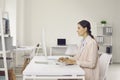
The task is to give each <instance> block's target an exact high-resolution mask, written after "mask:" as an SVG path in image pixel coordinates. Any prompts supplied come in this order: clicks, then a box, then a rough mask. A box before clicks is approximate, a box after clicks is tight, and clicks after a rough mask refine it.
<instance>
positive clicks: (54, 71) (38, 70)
mask: <svg viewBox="0 0 120 80" xmlns="http://www.w3.org/2000/svg"><path fill="white" fill-rule="evenodd" d="M58 58H59V57H58V56H48V57H43V56H34V57H33V59H32V60H31V62H30V63H29V64H28V66H27V67H26V68H25V70H24V71H23V80H26V79H82V80H85V72H84V70H83V69H82V68H80V67H79V66H78V65H68V66H65V65H56V62H57V59H58ZM41 62H44V64H43V63H41ZM45 62H46V63H45Z"/></svg>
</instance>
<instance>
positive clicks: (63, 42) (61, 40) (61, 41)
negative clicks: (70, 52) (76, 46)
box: [57, 38, 66, 46]
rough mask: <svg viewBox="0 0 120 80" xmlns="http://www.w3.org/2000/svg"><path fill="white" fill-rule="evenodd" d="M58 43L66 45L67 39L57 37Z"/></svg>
mask: <svg viewBox="0 0 120 80" xmlns="http://www.w3.org/2000/svg"><path fill="white" fill-rule="evenodd" d="M57 45H61V46H64V45H66V39H60V38H59V39H57Z"/></svg>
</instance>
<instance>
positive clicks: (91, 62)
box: [76, 42, 98, 68]
mask: <svg viewBox="0 0 120 80" xmlns="http://www.w3.org/2000/svg"><path fill="white" fill-rule="evenodd" d="M87 49H88V51H87V52H88V53H87V56H86V60H85V61H81V60H77V61H76V62H77V64H79V65H80V66H81V67H86V68H95V66H96V63H97V60H98V48H97V43H96V42H91V43H89V44H88V45H87ZM83 54H84V53H83Z"/></svg>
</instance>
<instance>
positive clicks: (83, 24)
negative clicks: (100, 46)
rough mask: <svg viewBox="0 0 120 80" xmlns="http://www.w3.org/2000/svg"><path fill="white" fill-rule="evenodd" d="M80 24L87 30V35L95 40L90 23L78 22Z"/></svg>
mask: <svg viewBox="0 0 120 80" xmlns="http://www.w3.org/2000/svg"><path fill="white" fill-rule="evenodd" d="M78 24H79V25H81V26H82V27H83V28H87V33H88V34H89V35H90V36H91V37H92V38H93V39H94V36H93V35H92V32H91V25H90V22H89V21H87V20H82V21H80V22H78Z"/></svg>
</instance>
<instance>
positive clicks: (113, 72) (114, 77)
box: [16, 64, 120, 80]
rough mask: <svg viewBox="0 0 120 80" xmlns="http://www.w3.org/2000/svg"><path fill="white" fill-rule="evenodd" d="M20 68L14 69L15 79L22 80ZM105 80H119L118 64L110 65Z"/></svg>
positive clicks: (119, 65) (119, 66)
mask: <svg viewBox="0 0 120 80" xmlns="http://www.w3.org/2000/svg"><path fill="white" fill-rule="evenodd" d="M19 70H20V68H17V69H16V73H17V76H16V77H17V79H16V80H22V75H20V71H19ZM106 80H120V64H111V65H110V67H109V70H108V72H107V78H106Z"/></svg>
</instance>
